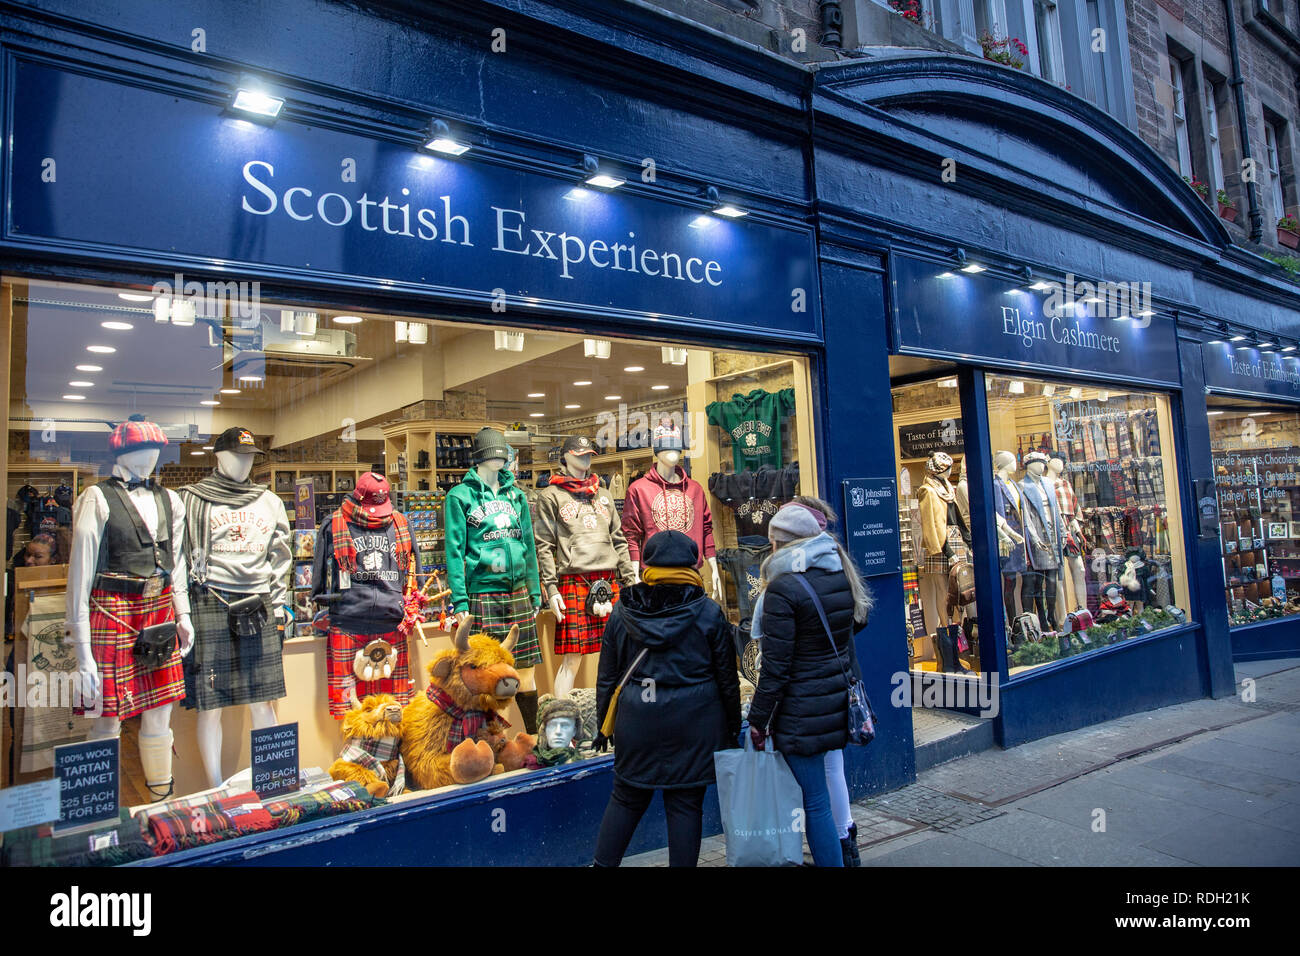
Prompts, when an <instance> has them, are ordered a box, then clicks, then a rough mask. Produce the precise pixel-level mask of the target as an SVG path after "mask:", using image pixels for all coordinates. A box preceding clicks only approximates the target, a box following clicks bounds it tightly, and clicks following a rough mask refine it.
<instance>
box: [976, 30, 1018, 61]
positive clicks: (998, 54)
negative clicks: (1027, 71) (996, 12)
mask: <svg viewBox="0 0 1300 956" xmlns="http://www.w3.org/2000/svg"><path fill="white" fill-rule="evenodd" d="M979 43H980V49H981V50H983V51H984V59H986V60H992V61H993V62H994V63H1001V64H1002V65H1003V66H1009V67H1011V68H1012V69H1016V70H1020V69H1023V68H1024V65H1025V60H1024V58H1025V57H1026V56H1028V55H1029V47H1027V46H1025V44H1024V43H1023V42H1022V41H1021V40H1020V38H1019V37H998V36H994V35H993V34H992V33H984V34H981V35H980V38H979Z"/></svg>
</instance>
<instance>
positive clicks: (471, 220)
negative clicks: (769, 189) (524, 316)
mask: <svg viewBox="0 0 1300 956" xmlns="http://www.w3.org/2000/svg"><path fill="white" fill-rule="evenodd" d="M13 76H14V83H13V87H12V96H13V101H12V102H13V107H12V110H11V114H10V115H11V116H12V124H13V126H12V142H13V148H12V163H11V164H10V166H9V178H8V181H7V188H8V190H9V194H8V195H7V196H6V197H5V198H6V199H7V200H8V204H7V205H8V208H9V210H10V212H9V215H8V217H7V219H6V222H5V230H4V242H5V244H6V245H8V246H10V247H14V246H19V247H28V248H32V247H39V248H40V249H42V250H46V251H48V250H53V249H64V250H66V251H69V252H73V253H75V254H78V255H82V256H97V255H98V256H103V257H107V258H121V257H122V256H123V255H126V256H128V257H131V258H134V259H137V260H142V261H145V262H158V263H160V264H165V265H166V266H168V268H167V270H166V271H167V273H168V274H170V272H171V271H174V268H175V266H177V265H179V266H181V267H190V268H191V269H196V268H199V267H200V265H201V266H202V267H207V268H211V267H214V266H224V267H227V268H231V269H234V270H236V271H237V272H238V270H240V269H241V268H242V269H243V270H245V271H248V272H252V273H254V276H255V277H258V276H262V275H288V276H306V277H313V276H314V277H319V278H321V279H324V280H328V281H331V282H339V281H345V282H350V283H356V284H361V285H369V286H372V287H377V288H383V289H385V290H395V291H400V290H408V291H415V292H417V293H421V294H434V295H437V296H439V297H448V298H469V299H472V300H474V301H476V302H478V303H480V304H488V305H491V306H492V307H493V309H494V311H496V312H498V313H499V312H501V311H506V312H514V313H516V314H518V312H519V311H520V310H525V311H526V310H532V309H536V308H537V307H539V306H547V305H551V306H556V307H560V308H567V309H575V308H581V309H583V310H584V311H589V312H590V311H594V312H602V311H604V312H620V313H633V314H640V315H643V316H647V317H651V318H654V319H658V320H664V319H673V318H677V319H683V320H689V321H690V322H691V323H692V324H695V325H698V324H699V323H702V322H703V323H716V324H718V325H724V324H732V323H743V324H744V325H745V326H747V327H753V328H762V329H765V330H768V331H770V332H771V333H773V334H778V333H787V334H793V335H799V336H806V337H809V338H812V337H815V336H816V335H817V334H818V333H819V328H818V324H817V320H816V316H817V312H818V309H817V282H816V275H815V266H814V262H815V256H814V243H813V236H812V232H811V230H810V229H808V228H807V227H805V226H802V225H792V224H782V223H773V222H771V221H768V222H762V221H759V220H760V217H759V216H758V215H757V214H754V215H750V216H747V217H745V218H742V219H739V220H728V219H722V218H719V217H717V216H714V215H711V214H710V211H709V209H708V208H707V207H706V206H705V205H704V204H703V202H701V201H699V200H698V199H697V198H695V197H693V196H688V195H685V194H683V193H682V192H680V191H678V190H674V189H671V188H667V187H663V186H659V185H654V184H642V183H641V182H640V181H639V179H638V178H637V177H636V175H635V171H634V170H629V171H628V178H629V180H631V182H629V184H628V185H627V186H625V187H623V188H622V189H617V190H612V191H602V190H598V189H594V188H590V187H584V186H583V185H582V184H581V182H580V177H579V175H578V172H577V170H576V167H575V171H574V172H573V174H572V175H571V176H568V177H566V176H565V175H564V174H563V173H554V174H544V173H541V172H537V171H533V170H531V169H527V168H519V167H517V166H512V165H506V164H504V163H501V162H499V161H495V160H493V159H489V158H487V157H486V156H480V155H479V154H478V153H477V152H475V151H471V152H469V153H467V154H465V155H464V156H462V157H460V158H458V159H451V158H447V157H444V156H438V155H433V154H429V153H426V152H423V151H421V150H420V149H419V148H418V144H417V143H415V142H413V141H412V142H408V143H398V142H392V141H389V140H386V139H375V138H369V137H365V136H361V135H354V134H352V133H349V132H343V131H339V130H337V129H326V128H322V127H319V126H306V125H304V124H302V123H298V122H295V121H293V120H292V119H289V118H281V119H280V120H278V121H276V122H275V123H274V124H271V125H261V124H257V123H252V122H249V121H246V120H240V119H236V118H234V117H232V116H230V115H228V114H226V113H223V111H222V110H221V108H220V107H219V106H213V105H212V104H209V103H200V102H195V101H192V100H189V99H185V98H183V97H178V96H173V95H166V94H163V93H160V92H158V91H156V90H153V89H145V88H141V87H137V86H130V85H127V84H125V83H123V82H118V81H110V80H107V79H103V78H99V77H94V76H88V75H83V74H80V73H72V72H64V71H61V70H59V69H57V68H55V67H52V66H49V65H45V64H38V63H33V62H27V61H18V62H16V64H15V66H14V70H13ZM105 104H111V109H110V108H107V107H106V106H105ZM126 144H129V147H128V146H127V145H126ZM593 149H597V150H598V149H599V146H598V144H597V145H595V146H593Z"/></svg>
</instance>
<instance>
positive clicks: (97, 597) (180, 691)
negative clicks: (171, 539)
mask: <svg viewBox="0 0 1300 956" xmlns="http://www.w3.org/2000/svg"><path fill="white" fill-rule="evenodd" d="M96 605H98V606H99V607H98V608H97V607H96ZM99 608H102V609H103V610H102V611H101V610H100V609H99ZM104 611H107V612H108V614H112V615H113V616H114V617H119V618H121V619H122V620H123V621H124V622H125V623H126V624H128V625H130V627H123V626H122V625H121V624H119V623H118V622H117V621H115V620H113V618H111V617H109V616H108V614H105V613H104ZM172 619H173V614H172V590H171V588H170V587H166V588H163V591H162V593H161V594H159V595H158V596H157V597H144V596H143V595H139V594H115V593H113V592H111V591H100V590H94V591H92V592H91V594H90V652H91V654H92V655H93V656H94V658H95V665H96V666H97V667H98V668H99V676H100V679H101V682H102V686H103V698H104V711H103V716H105V717H117V718H120V719H123V720H124V719H126V718H128V717H134V716H135V715H136V714H140V713H143V712H144V711H146V710H153V709H154V708H155V707H161V706H162V705H163V704H171V703H175V702H176V701H178V700H181V699H182V698H184V696H185V673H184V671H183V670H182V668H181V654H180V649H179V648H177V650H175V651H173V652H172V656H171V658H170V659H169V660H168V661H167V663H166V664H164V665H163V666H162V667H160V668H158V669H157V670H152V671H146V670H140V669H137V667H136V661H135V655H134V654H133V653H132V648H134V647H135V640H136V636H137V635H138V633H139V631H140V629H141V628H145V627H152V626H153V625H155V624H165V623H167V622H168V621H170V620H172Z"/></svg>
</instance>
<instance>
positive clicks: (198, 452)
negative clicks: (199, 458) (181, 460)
mask: <svg viewBox="0 0 1300 956" xmlns="http://www.w3.org/2000/svg"><path fill="white" fill-rule="evenodd" d="M190 454H191V455H206V454H207V452H203V451H192V452H190Z"/></svg>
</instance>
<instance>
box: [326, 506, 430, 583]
mask: <svg viewBox="0 0 1300 956" xmlns="http://www.w3.org/2000/svg"><path fill="white" fill-rule="evenodd" d="M389 524H392V525H393V527H394V528H395V529H396V530H397V566H398V567H399V568H400V569H401V570H402V573H403V574H405V573H406V570H407V569H408V568H409V567H410V565H411V530H410V528H409V527H407V524H406V515H404V514H402V513H401V512H399V511H394V512H393V513H392V514H391V515H388V516H386V517H383V518H373V517H371V516H370V515H368V514H366V512H365V509H363V508H361V507H359V506H358V505H357V503H356V502H355V501H353V500H352V496H351V495H349V496H348V497H346V498H344V499H343V503H342V504H341V505H339V510H338V511H336V512H334V514H333V515H332V516H331V518H330V531H331V532H332V534H333V537H334V562H335V564H336V565H337V566H338V569H339V570H340V571H346V572H347V573H348V574H353V573H355V572H356V570H357V548H356V545H354V544H353V543H352V532H351V531H349V530H348V526H349V525H356V526H357V527H358V528H364V529H366V530H367V531H380V530H382V529H384V528H387V527H388V526H389Z"/></svg>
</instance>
